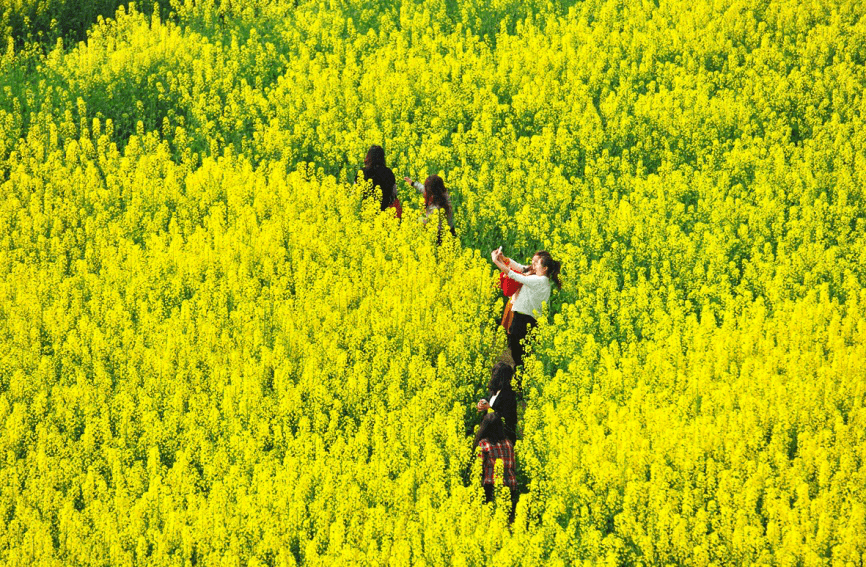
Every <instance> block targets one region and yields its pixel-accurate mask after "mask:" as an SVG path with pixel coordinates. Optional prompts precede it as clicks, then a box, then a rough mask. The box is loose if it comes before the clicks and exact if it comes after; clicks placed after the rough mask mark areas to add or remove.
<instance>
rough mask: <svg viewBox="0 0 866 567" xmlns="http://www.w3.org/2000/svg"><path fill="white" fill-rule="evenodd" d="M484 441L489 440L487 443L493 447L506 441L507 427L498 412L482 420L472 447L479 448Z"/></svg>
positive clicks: (489, 414)
mask: <svg viewBox="0 0 866 567" xmlns="http://www.w3.org/2000/svg"><path fill="white" fill-rule="evenodd" d="M482 439H487V442H488V443H491V444H493V445H495V444H496V443H499V442H500V441H504V440H505V427H504V426H503V425H502V418H501V417H499V414H497V413H496V412H491V413H488V414H487V415H485V416H484V419H482V420H481V425H479V426H478V433H476V434H475V443H473V445H472V447H473V448H474V447H477V446H478V444H479V443H480V442H481V440H482Z"/></svg>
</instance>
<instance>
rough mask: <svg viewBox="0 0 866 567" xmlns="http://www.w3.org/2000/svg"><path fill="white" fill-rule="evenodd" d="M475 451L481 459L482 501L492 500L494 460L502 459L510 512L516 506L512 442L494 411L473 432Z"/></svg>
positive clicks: (511, 517)
mask: <svg viewBox="0 0 866 567" xmlns="http://www.w3.org/2000/svg"><path fill="white" fill-rule="evenodd" d="M474 448H475V452H476V454H477V455H478V458H479V459H481V473H482V474H481V486H482V487H483V488H484V501H485V502H493V500H494V498H495V491H494V489H493V482H494V478H493V477H494V474H493V473H494V471H495V469H496V461H497V459H498V460H501V461H502V484H504V485H505V486H507V487H508V488H510V489H511V514H510V520H513V519H514V508H515V507H516V506H517V497H518V494H517V476H516V475H515V474H514V444H513V443H512V442H511V441H510V440H509V439H508V438H507V437H506V436H505V428H504V427H503V426H502V418H501V417H499V415H498V414H497V413H496V412H491V413H488V414H487V415H485V416H484V419H483V420H481V425H480V426H478V432H477V433H476V434H475V445H474Z"/></svg>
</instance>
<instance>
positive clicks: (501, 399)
mask: <svg viewBox="0 0 866 567" xmlns="http://www.w3.org/2000/svg"><path fill="white" fill-rule="evenodd" d="M512 376H514V369H513V368H512V367H511V366H510V365H509V364H506V363H505V362H498V363H496V365H495V366H494V367H493V370H492V371H491V372H490V382H489V383H488V384H487V390H488V391H489V392H490V395H489V396H488V399H482V400H479V402H478V404H477V405H476V409H477V410H478V411H480V412H483V411H488V410H490V409H492V410H493V411H494V412H496V414H497V415H499V417H500V418H502V421H503V425H504V426H505V436H506V437H507V438H508V439H510V440H511V442H512V443H516V442H517V395H516V394H515V393H514V390H513V389H512V388H511V377H512Z"/></svg>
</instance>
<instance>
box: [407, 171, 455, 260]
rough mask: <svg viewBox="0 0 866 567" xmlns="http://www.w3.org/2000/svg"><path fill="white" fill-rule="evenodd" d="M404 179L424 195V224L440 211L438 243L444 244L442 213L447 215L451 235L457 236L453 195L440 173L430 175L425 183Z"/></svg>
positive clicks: (437, 231)
mask: <svg viewBox="0 0 866 567" xmlns="http://www.w3.org/2000/svg"><path fill="white" fill-rule="evenodd" d="M403 180H404V181H405V182H406V183H408V184H409V185H411V186H412V187H414V188H415V190H416V191H418V193H420V194H421V195H423V196H424V212H425V216H424V219H423V222H424V224H427V221H428V220H429V219H430V216H431V215H432V214H433V213H435V212H437V211H439V214H438V216H439V225H438V227H437V230H436V244H442V215H445V220H446V221H447V222H448V228H449V230H450V231H451V236H456V235H457V232H456V231H455V230H454V210H453V209H452V207H451V196H450V195H449V194H448V189H446V188H445V182H444V181H443V180H442V178H441V177H439V176H438V175H429V176H428V177H427V179H425V180H424V184H423V185H422V184H421V183H418V182H416V181H412V179H411V178H409V177H404V178H403Z"/></svg>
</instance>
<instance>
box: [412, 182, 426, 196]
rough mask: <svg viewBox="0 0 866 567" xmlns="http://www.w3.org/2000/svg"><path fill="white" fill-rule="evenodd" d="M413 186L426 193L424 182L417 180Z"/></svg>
mask: <svg viewBox="0 0 866 567" xmlns="http://www.w3.org/2000/svg"><path fill="white" fill-rule="evenodd" d="M412 187H414V188H415V191H418V192H419V193H421V194H422V195H423V194H424V184H423V183H421V182H420V181H415V182H414V183H412Z"/></svg>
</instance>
